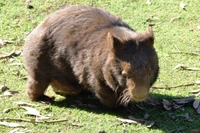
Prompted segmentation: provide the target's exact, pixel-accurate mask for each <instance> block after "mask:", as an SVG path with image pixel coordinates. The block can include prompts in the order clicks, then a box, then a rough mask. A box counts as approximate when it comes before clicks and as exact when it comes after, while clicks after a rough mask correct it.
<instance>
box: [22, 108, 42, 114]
mask: <svg viewBox="0 0 200 133" xmlns="http://www.w3.org/2000/svg"><path fill="white" fill-rule="evenodd" d="M21 108H23V109H25V110H26V111H27V112H24V113H25V114H28V115H33V116H41V115H40V112H39V111H38V110H37V109H35V108H31V107H26V106H22V107H21Z"/></svg>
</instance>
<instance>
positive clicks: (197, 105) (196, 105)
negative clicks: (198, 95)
mask: <svg viewBox="0 0 200 133" xmlns="http://www.w3.org/2000/svg"><path fill="white" fill-rule="evenodd" d="M199 106H200V99H198V100H195V101H194V102H193V107H194V108H195V109H197V108H198V107H199Z"/></svg>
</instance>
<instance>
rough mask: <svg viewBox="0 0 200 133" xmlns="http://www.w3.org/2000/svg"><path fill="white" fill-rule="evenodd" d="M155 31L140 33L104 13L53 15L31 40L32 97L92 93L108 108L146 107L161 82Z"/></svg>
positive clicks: (84, 10) (27, 52)
mask: <svg viewBox="0 0 200 133" xmlns="http://www.w3.org/2000/svg"><path fill="white" fill-rule="evenodd" d="M153 43H154V36H153V31H152V29H151V28H149V29H148V31H147V32H146V33H143V34H142V33H137V32H135V31H134V30H133V29H131V28H130V27H129V26H128V25H127V24H125V23H124V22H123V21H122V20H121V19H120V18H119V17H116V16H114V15H111V14H110V13H109V12H107V11H105V10H104V9H99V8H93V7H87V6H69V7H65V8H62V9H60V10H57V11H56V12H54V13H52V14H50V15H48V16H47V17H46V18H45V19H44V21H43V22H42V23H41V24H40V25H38V26H37V27H36V28H35V29H34V30H33V31H32V32H31V33H30V34H29V35H28V37H27V38H26V40H25V46H24V49H23V55H24V63H25V67H26V70H27V72H28V76H29V77H28V87H27V93H28V96H29V98H30V99H31V100H33V101H40V100H41V101H45V100H51V97H49V96H47V95H45V94H44V92H45V90H46V89H47V87H48V85H51V86H52V88H53V90H54V91H55V92H56V93H58V94H61V95H65V96H67V95H76V94H79V93H81V92H82V91H85V90H89V91H92V92H94V93H95V94H96V96H97V97H98V98H99V99H100V101H101V102H102V103H103V104H105V105H107V106H108V107H111V108H113V107H117V106H119V105H123V106H125V105H127V104H128V103H129V101H131V100H134V101H142V100H144V99H145V98H146V97H147V95H148V92H149V89H150V87H151V85H152V84H153V83H154V82H155V80H156V78H157V76H158V69H159V67H158V58H157V54H156V52H155V49H154V47H153Z"/></svg>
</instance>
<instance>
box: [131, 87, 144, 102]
mask: <svg viewBox="0 0 200 133" xmlns="http://www.w3.org/2000/svg"><path fill="white" fill-rule="evenodd" d="M147 95H148V91H147V90H144V89H139V90H135V91H133V94H132V96H133V100H134V101H136V102H140V101H143V100H144V99H145V98H146V97H147Z"/></svg>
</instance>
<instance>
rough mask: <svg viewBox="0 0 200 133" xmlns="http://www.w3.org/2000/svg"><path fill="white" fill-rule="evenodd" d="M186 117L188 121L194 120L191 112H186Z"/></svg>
mask: <svg viewBox="0 0 200 133" xmlns="http://www.w3.org/2000/svg"><path fill="white" fill-rule="evenodd" d="M185 119H186V120H187V121H190V122H193V119H192V118H191V116H190V115H189V113H185Z"/></svg>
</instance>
